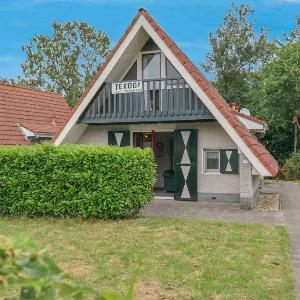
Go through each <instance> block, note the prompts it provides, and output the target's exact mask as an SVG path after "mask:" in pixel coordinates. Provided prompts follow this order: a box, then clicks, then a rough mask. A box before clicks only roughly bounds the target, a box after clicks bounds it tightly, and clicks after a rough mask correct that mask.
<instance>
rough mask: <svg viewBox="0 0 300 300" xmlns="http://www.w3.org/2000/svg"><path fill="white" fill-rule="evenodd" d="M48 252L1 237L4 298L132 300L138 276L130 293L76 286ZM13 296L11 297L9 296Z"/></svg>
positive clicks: (0, 287) (25, 241) (0, 291)
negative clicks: (100, 290)
mask: <svg viewBox="0 0 300 300" xmlns="http://www.w3.org/2000/svg"><path fill="white" fill-rule="evenodd" d="M72 279H73V278H72V277H71V276H70V275H68V274H66V273H64V272H63V271H62V270H61V269H60V268H59V267H58V266H57V265H56V263H55V262H54V261H53V260H52V258H51V257H50V256H49V255H48V253H47V251H46V250H45V249H42V250H40V249H38V248H37V247H36V246H35V245H34V244H32V243H31V242H30V240H28V239H26V238H16V239H9V238H7V237H5V236H3V235H0V296H6V297H5V299H7V300H62V299H76V300H80V299H87V297H88V296H89V298H88V299H95V300H121V299H123V300H130V299H132V297H133V287H134V283H135V281H136V274H135V276H134V277H133V278H132V280H131V282H130V286H129V287H128V288H127V289H128V291H127V293H126V294H124V295H121V294H119V293H118V292H116V291H113V290H107V291H103V292H101V293H99V292H98V291H96V290H94V289H92V288H90V287H87V286H78V285H75V284H74V283H72ZM7 296H9V297H7Z"/></svg>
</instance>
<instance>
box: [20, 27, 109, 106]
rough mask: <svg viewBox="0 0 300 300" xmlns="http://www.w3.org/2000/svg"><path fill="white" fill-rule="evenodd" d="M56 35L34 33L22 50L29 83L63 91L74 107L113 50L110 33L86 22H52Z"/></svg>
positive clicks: (23, 65)
mask: <svg viewBox="0 0 300 300" xmlns="http://www.w3.org/2000/svg"><path fill="white" fill-rule="evenodd" d="M52 27H53V30H54V34H53V35H52V36H46V35H37V36H34V37H33V38H32V39H31V40H30V43H29V44H28V45H27V46H23V47H22V49H23V51H24V52H25V53H26V55H27V58H26V61H25V62H24V63H23V64H22V69H23V73H24V76H25V80H26V81H27V82H28V85H30V86H32V87H35V88H39V89H46V90H50V91H53V92H58V93H61V94H62V95H64V96H65V98H66V100H67V102H68V103H69V104H70V105H71V106H74V105H75V103H76V101H77V100H78V98H79V97H80V95H81V93H82V92H83V90H84V89H85V87H86V86H87V84H88V83H89V81H90V80H91V78H92V76H93V74H94V73H95V72H96V71H97V68H98V67H99V65H100V64H101V63H102V62H103V59H104V58H105V57H106V56H107V55H108V53H109V45H110V41H109V38H108V36H107V35H106V34H105V33H104V32H102V31H97V30H96V29H95V28H94V27H92V26H90V25H88V24H86V23H83V22H68V23H64V24H60V23H54V24H53V25H52Z"/></svg>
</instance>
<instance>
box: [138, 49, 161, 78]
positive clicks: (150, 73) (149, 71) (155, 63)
mask: <svg viewBox="0 0 300 300" xmlns="http://www.w3.org/2000/svg"><path fill="white" fill-rule="evenodd" d="M142 65H143V79H157V78H160V73H161V72H160V53H153V54H144V55H143V57H142Z"/></svg>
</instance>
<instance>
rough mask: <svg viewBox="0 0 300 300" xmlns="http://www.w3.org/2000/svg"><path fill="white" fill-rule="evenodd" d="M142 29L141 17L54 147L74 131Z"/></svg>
mask: <svg viewBox="0 0 300 300" xmlns="http://www.w3.org/2000/svg"><path fill="white" fill-rule="evenodd" d="M141 27H142V20H141V17H140V18H139V19H138V20H137V22H136V23H135V24H134V26H133V27H132V29H131V30H130V32H129V33H128V35H127V36H126V38H125V40H124V41H123V43H122V44H121V45H120V47H119V48H118V49H117V51H116V52H115V54H114V55H113V57H112V58H111V60H110V61H109V63H108V64H107V66H106V67H105V68H104V70H103V71H102V73H101V75H100V76H99V77H98V79H97V80H96V82H95V83H94V85H93V87H92V88H91V89H90V90H89V92H88V93H87V95H86V96H85V97H84V99H83V101H82V102H81V104H80V105H79V107H78V108H77V110H76V111H75V112H74V114H73V115H72V117H71V118H70V119H69V121H68V122H67V124H66V126H65V127H64V128H63V130H62V131H61V132H60V134H59V136H58V137H57V138H56V140H55V142H54V145H60V144H61V143H62V142H63V140H64V138H65V137H66V135H67V133H68V132H69V131H70V130H71V129H72V127H73V126H74V125H75V124H76V122H77V121H78V119H79V118H80V116H81V114H82V113H83V112H84V110H85V108H86V107H87V106H88V104H89V103H90V101H91V100H92V98H93V97H94V95H95V94H96V93H97V91H98V90H99V88H100V87H101V85H102V84H103V82H104V80H105V79H106V78H107V76H108V75H109V73H110V72H111V70H112V68H113V67H114V66H115V64H116V63H117V61H118V60H119V59H120V57H121V56H122V54H123V53H124V51H125V50H126V48H127V47H128V45H129V44H130V42H131V41H132V39H133V38H134V37H135V35H136V33H137V32H138V30H139V29H140V28H141Z"/></svg>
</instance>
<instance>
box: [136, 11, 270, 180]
mask: <svg viewBox="0 0 300 300" xmlns="http://www.w3.org/2000/svg"><path fill="white" fill-rule="evenodd" d="M141 19H142V21H143V22H142V24H143V27H144V29H145V30H146V32H147V33H148V34H149V36H150V37H151V38H152V39H153V40H154V41H155V43H156V44H157V45H158V47H159V48H160V49H161V50H162V51H163V52H164V54H165V56H166V57H167V58H168V60H169V61H170V62H171V63H172V64H173V66H174V67H175V68H177V70H178V71H179V73H180V74H181V75H182V77H183V78H184V79H185V80H186V82H187V83H188V84H189V85H190V87H191V88H192V89H193V91H194V92H195V93H196V94H197V96H198V97H199V98H200V99H201V100H202V101H203V102H204V104H205V105H206V106H207V108H208V109H209V110H210V112H211V113H212V114H213V116H214V117H215V118H216V119H217V120H218V122H219V123H220V124H221V126H222V127H223V128H224V130H225V131H226V132H227V134H229V136H230V137H231V138H232V139H233V140H234V142H235V143H236V145H237V146H238V147H239V148H240V149H241V151H242V152H243V153H244V154H245V155H246V157H247V158H248V159H249V161H250V162H251V163H252V165H253V166H254V167H255V168H256V170H257V171H258V172H259V173H260V175H262V176H272V174H271V173H270V172H269V171H268V170H267V168H266V167H265V166H264V165H263V164H262V163H261V162H260V161H259V159H258V158H257V157H256V156H255V155H254V154H253V153H252V151H251V150H250V149H249V147H248V146H247V145H246V144H245V142H244V141H243V139H242V138H241V137H240V136H239V135H238V133H237V132H236V131H235V129H234V128H233V127H232V126H231V124H230V123H229V122H228V121H227V120H226V119H225V117H224V116H223V115H222V113H221V112H220V111H219V110H218V108H217V107H216V106H215V105H214V104H213V102H212V101H210V99H209V98H208V97H207V95H206V94H205V93H204V91H203V90H202V89H201V88H200V87H199V85H198V84H197V82H196V81H195V80H194V78H193V77H192V76H191V74H190V73H189V72H188V71H187V70H186V69H185V68H184V66H183V65H182V64H181V63H180V62H179V60H178V59H177V57H176V56H175V55H174V54H173V52H172V51H171V49H170V48H169V47H168V46H166V44H165V43H164V41H163V40H162V39H161V38H160V37H159V35H158V34H157V32H156V31H155V30H154V29H153V27H152V26H151V25H150V24H149V23H148V21H147V20H146V19H145V17H144V16H141Z"/></svg>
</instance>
